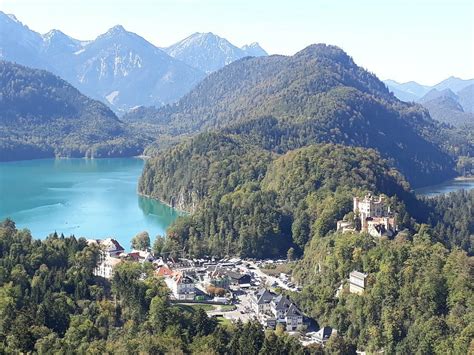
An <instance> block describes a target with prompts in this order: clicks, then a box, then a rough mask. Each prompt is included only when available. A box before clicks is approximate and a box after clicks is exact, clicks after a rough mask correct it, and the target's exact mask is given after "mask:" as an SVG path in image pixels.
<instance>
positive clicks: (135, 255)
mask: <svg viewBox="0 0 474 355" xmlns="http://www.w3.org/2000/svg"><path fill="white" fill-rule="evenodd" d="M124 256H125V257H126V258H127V259H130V260H133V261H137V262H140V263H144V262H146V261H148V262H152V261H153V260H154V258H153V254H152V253H150V252H149V251H147V250H132V251H131V252H130V253H128V254H126V255H124Z"/></svg>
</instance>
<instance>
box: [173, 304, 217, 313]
mask: <svg viewBox="0 0 474 355" xmlns="http://www.w3.org/2000/svg"><path fill="white" fill-rule="evenodd" d="M177 306H178V307H179V308H181V309H182V310H183V311H185V312H190V313H194V312H196V311H197V310H198V309H203V310H204V311H206V312H208V311H213V310H215V309H216V306H214V305H212V304H191V303H190V304H179V305H177Z"/></svg>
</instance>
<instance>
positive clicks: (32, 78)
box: [0, 61, 146, 161]
mask: <svg viewBox="0 0 474 355" xmlns="http://www.w3.org/2000/svg"><path fill="white" fill-rule="evenodd" d="M0 108H1V109H0V160H3V161H5V160H20V159H33V158H46V157H55V156H61V157H84V156H89V157H118V156H132V155H137V154H140V153H141V152H142V151H143V147H144V145H145V144H146V138H145V139H143V138H142V139H138V136H137V135H136V134H133V133H131V132H130V131H129V130H128V128H127V127H125V125H124V124H123V123H122V122H120V121H119V119H118V118H117V117H116V116H115V114H114V113H113V112H112V111H111V110H110V109H109V108H107V107H106V106H105V105H104V104H102V103H100V102H98V101H95V100H92V99H89V98H88V97H86V96H84V95H82V94H81V93H80V92H79V91H78V90H76V89H75V88H74V87H72V86H71V85H69V84H68V83H67V82H65V81H64V80H61V79H60V78H58V77H56V76H54V75H53V74H51V73H48V72H46V71H42V70H36V69H31V68H27V67H23V66H20V65H17V64H13V63H9V62H4V61H0Z"/></svg>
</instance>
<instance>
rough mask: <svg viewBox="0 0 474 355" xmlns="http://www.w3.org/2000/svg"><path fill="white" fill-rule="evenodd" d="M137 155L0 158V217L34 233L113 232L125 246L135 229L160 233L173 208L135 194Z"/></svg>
mask: <svg viewBox="0 0 474 355" xmlns="http://www.w3.org/2000/svg"><path fill="white" fill-rule="evenodd" d="M143 165H144V162H143V160H141V159H135V158H124V159H95V160H89V159H42V160H28V161H16V162H7V163H0V219H1V220H3V219H5V218H6V217H9V218H11V219H13V220H14V221H15V223H16V224H17V227H18V228H28V229H29V230H30V231H31V232H32V234H33V236H34V237H35V238H41V239H42V238H45V237H46V236H48V235H49V234H50V233H53V232H54V231H56V232H58V233H64V235H71V234H74V235H75V236H76V237H87V238H105V237H114V238H116V239H118V240H119V241H120V243H121V244H122V246H123V247H124V248H126V249H129V248H130V240H131V239H132V238H133V236H135V235H136V234H137V233H139V232H141V231H147V232H148V233H149V234H150V238H151V239H152V241H153V239H154V238H155V236H156V235H157V234H160V235H163V234H164V233H165V230H166V228H167V227H168V226H169V225H170V224H171V222H173V221H174V220H175V219H176V218H177V217H178V216H179V212H177V211H176V210H174V209H172V208H170V207H168V206H166V205H164V204H162V203H160V202H158V201H155V200H152V199H148V198H145V197H141V196H139V195H138V194H137V183H138V179H139V177H140V174H141V171H142V168H143Z"/></svg>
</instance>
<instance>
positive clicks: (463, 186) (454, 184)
mask: <svg viewBox="0 0 474 355" xmlns="http://www.w3.org/2000/svg"><path fill="white" fill-rule="evenodd" d="M471 189H474V179H470V178H466V179H454V180H449V181H446V182H443V183H442V184H438V185H432V186H426V187H422V188H419V189H415V193H416V194H417V195H423V196H427V197H433V196H436V195H440V194H447V193H450V192H454V191H457V190H471Z"/></svg>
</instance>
